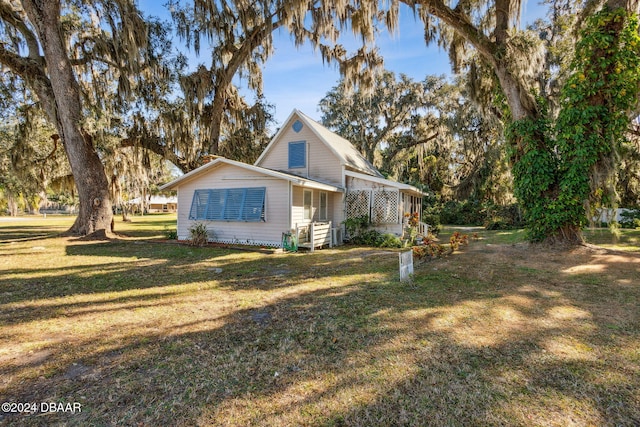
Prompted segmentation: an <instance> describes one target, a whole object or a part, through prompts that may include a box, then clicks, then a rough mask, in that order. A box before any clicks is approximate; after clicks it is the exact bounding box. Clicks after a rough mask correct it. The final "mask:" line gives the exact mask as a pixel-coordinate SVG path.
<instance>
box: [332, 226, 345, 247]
mask: <svg viewBox="0 0 640 427" xmlns="http://www.w3.org/2000/svg"><path fill="white" fill-rule="evenodd" d="M331 240H332V241H331V243H332V244H333V246H338V245H341V244H342V243H343V241H344V234H343V231H342V227H335V228H332V229H331Z"/></svg>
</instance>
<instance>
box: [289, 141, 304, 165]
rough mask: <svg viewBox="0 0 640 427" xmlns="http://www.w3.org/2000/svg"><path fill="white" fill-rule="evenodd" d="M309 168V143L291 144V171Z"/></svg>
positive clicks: (298, 142)
mask: <svg viewBox="0 0 640 427" xmlns="http://www.w3.org/2000/svg"><path fill="white" fill-rule="evenodd" d="M305 167H307V142H306V141H297V142H290V143H289V169H296V168H305Z"/></svg>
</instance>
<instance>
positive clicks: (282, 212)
mask: <svg viewBox="0 0 640 427" xmlns="http://www.w3.org/2000/svg"><path fill="white" fill-rule="evenodd" d="M246 187H266V194H265V218H266V222H237V221H204V222H206V224H207V229H209V230H211V231H213V233H214V240H216V241H221V242H227V243H232V242H236V243H243V244H259V245H279V244H280V242H281V239H282V233H283V232H285V231H288V230H289V223H288V222H289V190H288V189H289V182H288V181H285V180H282V179H278V178H273V177H269V176H266V175H263V174H261V173H259V172H255V171H250V170H247V169H243V168H240V167H236V166H233V165H222V166H220V167H218V168H215V169H213V170H212V171H211V172H209V173H208V174H205V175H204V176H200V177H198V178H195V179H193V180H190V181H187V182H185V183H184V184H181V185H180V186H179V187H178V239H180V240H187V239H188V238H189V227H191V225H192V224H194V223H196V222H203V221H201V220H198V221H193V220H190V219H189V211H190V209H191V200H192V198H193V192H194V191H195V190H197V189H217V188H246Z"/></svg>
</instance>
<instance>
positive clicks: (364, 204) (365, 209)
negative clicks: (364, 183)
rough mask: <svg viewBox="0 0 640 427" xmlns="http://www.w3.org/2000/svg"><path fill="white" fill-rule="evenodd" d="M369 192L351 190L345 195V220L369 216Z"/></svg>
mask: <svg viewBox="0 0 640 427" xmlns="http://www.w3.org/2000/svg"><path fill="white" fill-rule="evenodd" d="M370 196H371V195H370V191H369V190H351V191H349V192H348V193H347V197H346V201H347V218H358V217H361V216H369V206H370V205H369V199H370Z"/></svg>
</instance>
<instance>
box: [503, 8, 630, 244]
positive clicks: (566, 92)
mask: <svg viewBox="0 0 640 427" xmlns="http://www.w3.org/2000/svg"><path fill="white" fill-rule="evenodd" d="M639 49H640V38H639V36H638V23H637V17H636V16H635V15H633V14H627V13H626V12H625V11H624V9H615V10H609V9H606V8H605V9H604V10H602V11H600V12H598V13H596V14H594V15H593V16H591V17H590V18H589V20H588V22H587V25H586V27H585V30H584V31H583V33H582V37H581V39H580V41H579V42H578V43H577V45H576V53H575V58H574V61H573V64H572V75H571V77H570V78H569V80H568V81H567V84H566V85H565V86H564V88H563V92H562V95H563V97H562V99H563V105H562V110H561V111H560V114H559V117H558V119H557V121H556V123H555V141H553V143H552V138H551V137H550V134H551V132H550V125H549V123H548V121H547V119H546V118H544V117H540V118H527V119H523V120H520V121H517V122H514V123H512V124H511V125H510V127H509V129H508V132H507V140H508V141H509V142H510V146H511V149H512V151H511V159H512V162H513V170H512V173H513V177H514V193H515V195H516V197H517V198H518V200H519V201H520V203H521V205H522V208H523V211H524V217H525V220H526V223H527V226H528V233H529V234H528V238H529V240H532V241H541V240H545V239H548V238H550V237H551V238H552V237H554V236H564V237H567V236H568V235H571V234H573V235H575V234H576V233H579V232H580V230H581V229H582V228H583V227H584V226H585V225H586V223H587V217H586V212H585V204H586V205H589V206H591V207H592V208H596V207H599V206H602V205H608V206H610V205H612V204H614V203H615V198H614V193H615V191H614V190H613V188H615V185H614V182H613V180H614V178H615V169H616V166H617V163H618V162H619V160H618V159H617V156H616V153H617V150H618V148H619V147H620V145H621V143H622V141H623V140H624V133H625V131H626V129H627V126H628V123H629V121H628V116H627V113H628V111H630V110H631V109H632V108H633V107H634V105H635V103H636V102H637V99H638V89H639V87H640V86H639V83H640V74H639V73H638V71H637V70H638V69H639V68H640V50H639Z"/></svg>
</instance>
